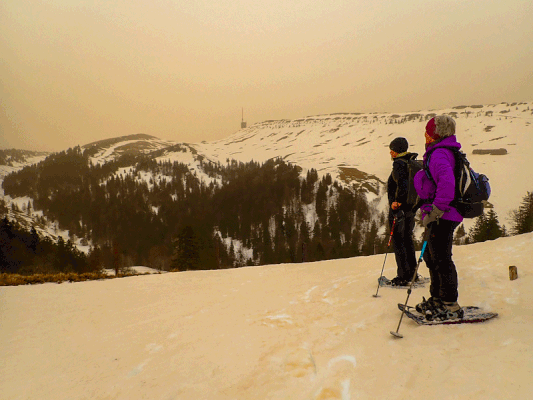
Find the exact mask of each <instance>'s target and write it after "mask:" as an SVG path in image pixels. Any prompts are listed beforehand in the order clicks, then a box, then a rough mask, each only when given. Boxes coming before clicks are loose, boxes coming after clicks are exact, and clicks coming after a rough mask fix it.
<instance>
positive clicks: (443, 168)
mask: <svg viewBox="0 0 533 400" xmlns="http://www.w3.org/2000/svg"><path fill="white" fill-rule="evenodd" d="M443 147H454V148H456V149H460V148H461V144H460V143H459V142H457V138H456V137H455V135H453V136H449V137H447V138H444V139H443V140H441V141H440V142H437V143H435V144H433V145H431V146H429V147H428V149H427V150H426V152H425V154H424V166H426V165H427V156H428V154H429V153H431V156H430V157H429V165H427V167H428V168H429V172H430V174H431V177H432V178H433V180H434V181H435V183H433V182H432V181H431V180H430V178H429V177H428V176H427V174H426V172H425V171H424V170H421V171H419V172H417V174H416V175H415V189H416V192H417V193H418V195H419V196H420V198H421V199H422V200H429V201H431V199H433V201H432V202H431V203H429V202H428V204H425V205H423V206H422V207H420V209H421V210H422V219H423V218H424V217H425V216H426V214H427V213H428V212H429V211H431V209H432V207H431V204H434V205H435V206H436V207H437V208H438V209H439V210H442V211H444V215H443V216H442V219H446V220H449V221H456V222H462V221H463V217H462V216H461V215H460V214H459V212H458V211H457V210H456V209H455V208H454V207H452V206H450V202H452V201H453V199H454V198H455V175H454V168H455V157H454V155H453V151H452V150H449V149H446V148H443ZM435 184H436V186H435Z"/></svg>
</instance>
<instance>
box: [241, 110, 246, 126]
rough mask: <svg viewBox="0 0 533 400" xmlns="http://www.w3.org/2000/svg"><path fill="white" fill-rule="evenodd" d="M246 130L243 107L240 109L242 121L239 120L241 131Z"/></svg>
mask: <svg viewBox="0 0 533 400" xmlns="http://www.w3.org/2000/svg"><path fill="white" fill-rule="evenodd" d="M244 128H246V121H245V120H244V107H243V108H242V120H241V129H244Z"/></svg>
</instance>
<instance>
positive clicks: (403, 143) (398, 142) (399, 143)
mask: <svg viewBox="0 0 533 400" xmlns="http://www.w3.org/2000/svg"><path fill="white" fill-rule="evenodd" d="M408 148H409V144H408V143H407V139H405V138H403V137H398V138H396V139H394V140H393V141H392V142H390V145H389V149H391V150H392V151H394V152H395V153H403V152H406V151H407V149H408Z"/></svg>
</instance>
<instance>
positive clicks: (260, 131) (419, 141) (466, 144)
mask: <svg viewBox="0 0 533 400" xmlns="http://www.w3.org/2000/svg"><path fill="white" fill-rule="evenodd" d="M436 114H450V115H452V116H453V117H454V118H455V120H456V123H457V138H458V140H459V142H461V144H462V146H463V151H464V152H465V153H466V154H467V155H468V158H469V160H470V162H471V164H472V166H473V167H474V169H475V170H477V171H478V172H482V173H484V174H486V175H487V176H488V177H489V179H490V184H491V186H492V197H491V199H490V202H491V203H492V204H493V205H494V207H495V208H494V209H495V211H496V213H497V214H498V215H499V216H500V220H501V221H502V222H506V219H507V217H508V214H509V211H511V210H513V209H516V208H517V206H518V204H519V203H520V201H521V199H522V198H523V196H524V195H525V194H526V192H527V191H531V190H533V187H532V184H531V180H530V179H525V176H526V174H527V171H530V170H532V169H533V164H532V158H531V154H533V125H531V124H532V123H533V102H528V103H501V104H497V105H485V106H482V105H474V106H458V107H454V108H450V109H444V110H427V111H418V112H411V113H400V114H392V113H390V114H349V113H344V114H331V115H321V116H310V117H306V118H301V119H296V120H282V121H267V122H263V123H258V124H255V125H252V126H250V127H249V128H246V129H244V130H241V131H239V132H238V133H236V134H235V135H233V136H231V137H229V138H226V139H223V140H219V141H216V142H209V143H200V144H195V145H194V147H195V148H197V150H198V153H199V154H203V155H205V156H206V157H207V158H208V159H211V160H213V161H219V162H221V163H224V162H225V160H226V159H227V158H234V159H236V160H240V161H249V160H251V159H253V160H256V161H264V160H267V159H269V158H272V157H282V158H283V159H285V160H286V161H289V162H292V163H295V164H297V165H299V166H301V167H303V168H304V169H308V168H315V169H317V170H318V171H319V173H321V174H325V173H330V174H331V175H332V176H333V177H334V178H335V179H339V180H340V181H343V182H346V183H350V184H353V183H356V186H357V187H366V188H368V187H374V188H375V187H380V188H382V185H381V184H380V182H386V180H387V178H388V176H389V174H390V171H391V161H390V155H389V149H388V145H389V143H390V142H391V140H392V139H394V138H395V137H398V136H403V137H405V138H407V140H408V141H409V143H410V149H409V150H410V151H412V152H416V153H419V155H420V157H421V156H422V155H423V153H424V143H425V139H424V132H425V125H426V123H427V120H428V119H429V118H431V117H432V116H434V115H436ZM500 148H503V149H505V150H506V152H507V154H505V155H491V154H484V155H479V154H472V152H473V151H474V150H476V149H477V150H479V149H482V150H487V149H500Z"/></svg>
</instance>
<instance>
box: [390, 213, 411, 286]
mask: <svg viewBox="0 0 533 400" xmlns="http://www.w3.org/2000/svg"><path fill="white" fill-rule="evenodd" d="M393 220H394V213H392V212H390V213H389V227H392V223H393ZM414 227H415V216H414V214H412V213H405V216H404V218H403V219H401V220H399V221H396V225H395V227H394V232H393V234H392V247H393V249H394V256H395V257H396V266H397V276H398V277H399V278H400V279H402V280H406V281H410V280H411V279H413V275H414V274H415V270H416V256H415V245H414V243H413V229H414Z"/></svg>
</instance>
